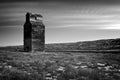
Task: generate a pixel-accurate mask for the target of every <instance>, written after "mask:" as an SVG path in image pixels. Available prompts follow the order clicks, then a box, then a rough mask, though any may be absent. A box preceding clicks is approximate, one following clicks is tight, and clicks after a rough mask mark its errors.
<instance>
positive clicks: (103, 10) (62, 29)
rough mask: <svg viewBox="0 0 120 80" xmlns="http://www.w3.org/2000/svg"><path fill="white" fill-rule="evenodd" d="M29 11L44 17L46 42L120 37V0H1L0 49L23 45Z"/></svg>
mask: <svg viewBox="0 0 120 80" xmlns="http://www.w3.org/2000/svg"><path fill="white" fill-rule="evenodd" d="M26 12H31V13H39V14H41V15H42V16H43V23H44V24H45V27H46V33H45V40H46V43H62V42H76V41H89V40H98V39H109V38H120V0H2V1H0V46H10V45H22V44H23V25H24V22H25V14H26Z"/></svg>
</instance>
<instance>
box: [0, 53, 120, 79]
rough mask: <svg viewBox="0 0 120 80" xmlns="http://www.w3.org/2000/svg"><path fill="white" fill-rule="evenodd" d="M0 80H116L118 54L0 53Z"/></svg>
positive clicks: (118, 75)
mask: <svg viewBox="0 0 120 80" xmlns="http://www.w3.org/2000/svg"><path fill="white" fill-rule="evenodd" d="M0 80H120V54H119V53H80V52H33V53H25V52H9V51H0Z"/></svg>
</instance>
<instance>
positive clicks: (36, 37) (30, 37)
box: [24, 12, 45, 52]
mask: <svg viewBox="0 0 120 80" xmlns="http://www.w3.org/2000/svg"><path fill="white" fill-rule="evenodd" d="M44 46H45V26H44V24H43V22H42V16H41V15H40V14H32V13H29V12H28V13H27V14H26V21H25V24H24V51H27V52H29V51H44Z"/></svg>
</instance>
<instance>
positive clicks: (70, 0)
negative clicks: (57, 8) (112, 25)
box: [0, 0, 120, 4]
mask: <svg viewBox="0 0 120 80" xmlns="http://www.w3.org/2000/svg"><path fill="white" fill-rule="evenodd" d="M30 1H32V2H36V1H37V2H67V3H74V2H75V3H76V2H77V3H78V2H79V3H98V4H99V3H100V4H101V3H102V4H113V3H120V0H0V2H30Z"/></svg>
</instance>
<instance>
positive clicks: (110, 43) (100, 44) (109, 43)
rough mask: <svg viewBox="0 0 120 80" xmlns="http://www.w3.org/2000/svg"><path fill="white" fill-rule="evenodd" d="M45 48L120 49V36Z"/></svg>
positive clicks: (7, 49)
mask: <svg viewBox="0 0 120 80" xmlns="http://www.w3.org/2000/svg"><path fill="white" fill-rule="evenodd" d="M0 50H6V51H23V45H21V46H8V47H1V48H0ZM45 50H46V51H94V50H95V51H99V50H119V51H120V38H117V39H103V40H95V41H82V42H74V43H55V44H45Z"/></svg>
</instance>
